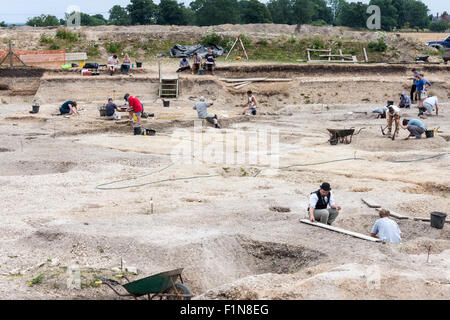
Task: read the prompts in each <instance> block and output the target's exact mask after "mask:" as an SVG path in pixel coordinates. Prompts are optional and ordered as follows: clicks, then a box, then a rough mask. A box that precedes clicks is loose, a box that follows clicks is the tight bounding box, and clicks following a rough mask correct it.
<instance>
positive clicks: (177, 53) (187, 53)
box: [169, 44, 225, 58]
mask: <svg viewBox="0 0 450 320" xmlns="http://www.w3.org/2000/svg"><path fill="white" fill-rule="evenodd" d="M209 49H211V50H212V51H213V54H214V56H216V57H220V56H221V55H223V54H224V53H225V51H224V50H223V48H222V47H220V46H216V45H214V44H208V45H206V46H203V45H201V44H198V45H196V46H182V45H181V44H176V45H174V46H173V47H172V48H171V49H170V50H169V54H170V56H171V57H172V58H183V57H186V58H192V56H193V55H194V53H195V52H197V54H198V55H199V56H200V57H201V58H204V57H205V55H206V54H207V53H208V50H209Z"/></svg>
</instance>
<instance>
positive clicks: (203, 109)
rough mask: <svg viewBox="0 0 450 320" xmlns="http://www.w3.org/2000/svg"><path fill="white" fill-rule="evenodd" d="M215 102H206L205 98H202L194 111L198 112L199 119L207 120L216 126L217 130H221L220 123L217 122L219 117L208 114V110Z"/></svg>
mask: <svg viewBox="0 0 450 320" xmlns="http://www.w3.org/2000/svg"><path fill="white" fill-rule="evenodd" d="M213 104H214V102H212V101H209V102H206V101H205V98H204V97H200V101H199V102H197V103H196V104H195V105H194V108H193V109H194V110H197V114H198V118H199V119H205V120H206V121H208V122H209V123H212V124H214V126H215V127H216V128H217V129H220V125H219V121H218V120H217V115H216V114H215V115H211V114H208V110H207V109H208V108H209V107H210V106H212V105H213Z"/></svg>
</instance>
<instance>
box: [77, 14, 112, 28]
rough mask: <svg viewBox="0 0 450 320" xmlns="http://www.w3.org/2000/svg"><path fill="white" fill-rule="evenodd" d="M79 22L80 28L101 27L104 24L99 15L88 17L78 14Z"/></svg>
mask: <svg viewBox="0 0 450 320" xmlns="http://www.w3.org/2000/svg"><path fill="white" fill-rule="evenodd" d="M80 18H81V19H80V20H81V25H82V26H102V25H105V24H106V22H107V21H106V19H105V18H104V17H103V16H102V15H101V14H96V15H93V16H90V15H88V14H86V13H83V12H80Z"/></svg>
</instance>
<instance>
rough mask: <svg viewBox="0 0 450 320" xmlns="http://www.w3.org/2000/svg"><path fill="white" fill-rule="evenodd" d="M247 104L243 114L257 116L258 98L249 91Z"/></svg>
mask: <svg viewBox="0 0 450 320" xmlns="http://www.w3.org/2000/svg"><path fill="white" fill-rule="evenodd" d="M247 99H248V101H247V103H246V104H245V106H244V107H245V109H244V111H243V112H242V114H244V115H247V114H252V115H254V116H255V115H256V105H257V102H256V98H255V97H254V96H253V92H252V91H251V90H249V91H247Z"/></svg>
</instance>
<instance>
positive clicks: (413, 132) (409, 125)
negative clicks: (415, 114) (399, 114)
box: [401, 119, 426, 140]
mask: <svg viewBox="0 0 450 320" xmlns="http://www.w3.org/2000/svg"><path fill="white" fill-rule="evenodd" d="M401 127H402V129H405V130H408V131H409V135H408V136H407V137H406V138H405V140H408V139H409V138H410V137H412V136H415V137H416V139H422V134H423V133H424V132H425V131H426V127H425V125H424V124H423V122H422V121H420V120H418V119H411V120H408V119H403V125H402V126H401Z"/></svg>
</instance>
